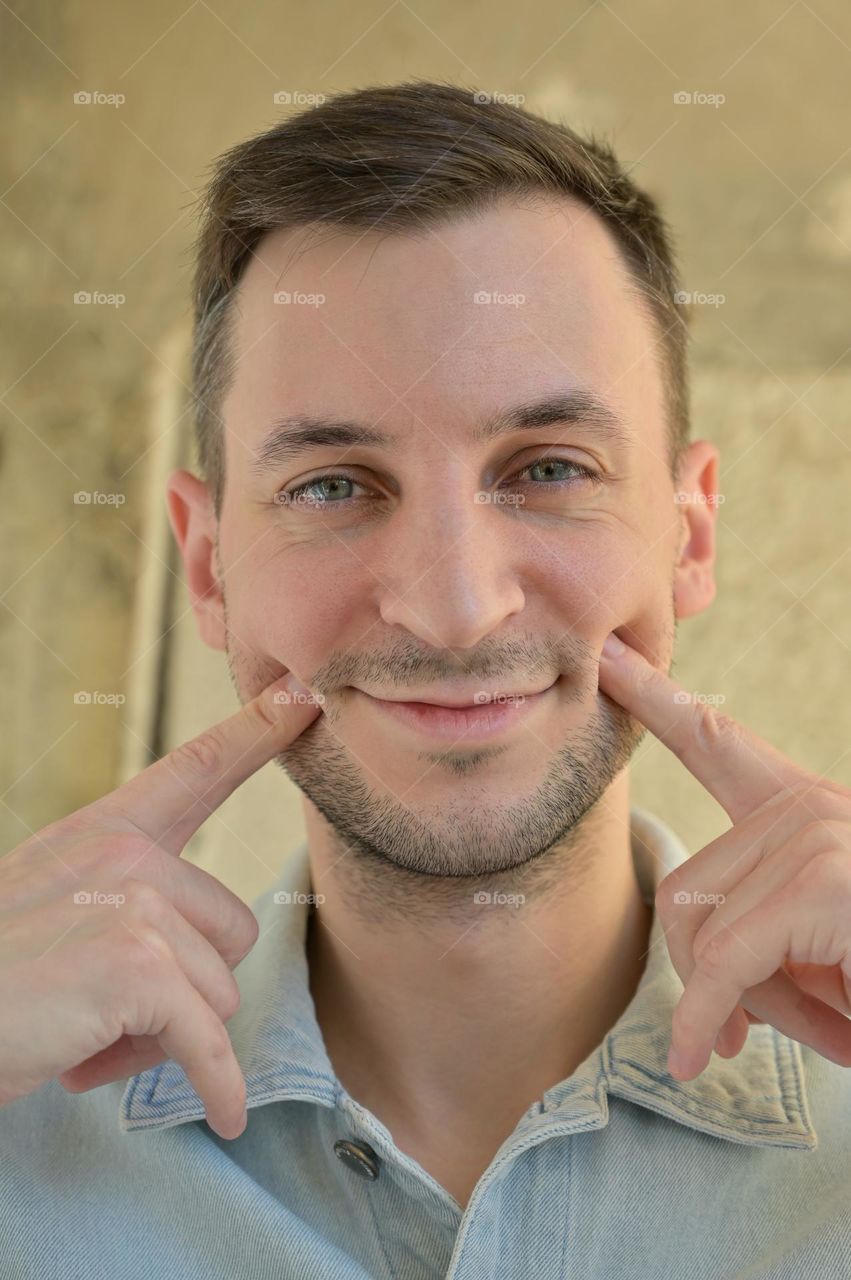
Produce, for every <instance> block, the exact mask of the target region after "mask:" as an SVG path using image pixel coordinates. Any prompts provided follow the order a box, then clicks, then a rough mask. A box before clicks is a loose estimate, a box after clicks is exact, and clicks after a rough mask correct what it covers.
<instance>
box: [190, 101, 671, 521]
mask: <svg viewBox="0 0 851 1280" xmlns="http://www.w3.org/2000/svg"><path fill="white" fill-rule="evenodd" d="M534 194H549V195H555V196H558V195H562V196H571V197H573V198H574V199H576V200H579V201H581V202H582V203H584V204H586V205H588V206H590V207H591V208H593V209H594V210H595V212H596V213H597V214H598V216H599V217H600V218H602V220H603V222H604V223H605V224H606V226H607V227H608V228H609V230H610V232H611V233H612V235H613V236H614V238H615V240H616V242H617V244H618V246H619V249H620V251H621V253H622V255H623V258H624V261H625V264H626V267H627V270H628V278H629V280H630V281H631V282H632V283H633V284H634V286H635V287H634V289H633V293H634V295H635V296H636V297H637V298H638V300H639V302H640V303H642V304H643V305H644V306H645V308H647V309H648V311H649V314H650V316H651V317H652V319H653V320H654V321H655V322H656V324H657V326H658V329H659V340H658V348H659V350H660V353H661V355H660V359H659V368H660V371H661V374H662V377H663V381H664V387H665V397H666V409H667V438H668V450H669V464H670V467H671V471H672V473H674V472H675V470H676V468H677V466H678V463H679V459H680V456H681V453H682V450H683V449H684V447H685V445H686V444H687V442H688V436H689V403H688V401H689V396H688V323H687V312H686V310H685V308H684V307H682V306H681V305H680V302H679V301H678V297H677V294H678V291H679V283H678V279H677V268H676V263H675V259H674V253H673V249H672V245H671V238H670V231H669V229H668V227H667V225H666V223H665V222H664V220H663V218H662V216H661V214H660V213H659V210H658V208H657V205H656V203H655V201H654V200H653V199H652V198H651V197H650V196H649V195H647V194H646V193H645V192H643V191H641V190H639V188H638V187H637V186H636V185H635V184H634V183H633V182H632V181H631V180H630V178H629V177H628V176H627V175H626V173H625V172H624V170H623V168H622V166H621V165H620V163H619V161H618V160H617V159H616V157H615V155H614V152H613V151H612V149H611V148H610V146H609V145H608V144H607V143H605V142H601V141H599V140H597V139H595V138H583V137H580V136H579V135H578V134H577V133H575V132H574V131H573V130H572V129H570V128H569V127H568V126H566V125H564V124H556V123H554V122H552V121H549V120H546V119H544V118H542V117H540V116H536V115H533V114H532V113H531V112H528V111H526V110H525V109H523V108H522V107H519V106H515V105H512V104H510V103H508V102H504V101H500V100H498V99H494V98H493V97H492V96H491V95H487V94H483V93H480V92H477V91H476V90H473V89H464V88H462V87H460V86H458V85H453V84H447V83H438V82H432V81H411V82H408V83H406V84H399V85H391V86H388V87H385V88H382V87H370V88H366V89H357V90H354V91H351V92H347V93H341V94H338V95H337V96H335V97H332V98H329V99H327V100H326V101H324V102H322V103H321V104H320V105H318V106H313V107H311V108H310V109H309V110H306V111H303V112H301V113H300V114H298V115H294V116H290V117H288V118H287V119H286V120H283V121H281V122H280V123H279V124H276V125H274V126H273V127H272V128H271V129H268V130H267V131H266V132H265V133H261V134H258V135H257V136H255V137H252V138H248V139H247V140H246V141H244V142H241V143H239V144H238V145H237V146H235V147H233V148H232V149H231V150H229V151H227V152H225V153H224V155H222V156H220V157H219V159H218V160H217V161H216V162H215V165H214V171H213V176H212V178H211V181H210V183H209V186H208V187H207V189H206V191H205V192H204V194H203V196H202V204H201V227H200V234H199V237H198V241H197V250H196V252H197V259H196V274H195V286H194V333H193V349H192V379H193V391H194V399H195V424H196V440H197V446H198V454H199V464H200V469H201V474H202V476H203V477H204V480H205V481H206V483H207V484H208V485H209V486H210V487H211V489H212V492H213V495H214V500H215V509H216V513H217V515H218V514H219V512H220V510H221V502H222V497H223V493H224V440H223V435H224V429H223V423H222V419H221V407H222V403H223V400H224V396H225V394H226V392H227V388H228V386H229V385H230V380H231V378H232V377H233V373H234V362H233V353H232V350H231V346H230V333H229V319H230V316H231V313H232V310H233V308H232V306H231V302H232V298H233V293H234V290H235V288H236V287H237V285H238V283H239V280H240V278H241V276H242V274H243V272H244V271H245V268H246V266H247V263H248V261H249V258H250V256H251V254H252V252H253V251H254V250H255V249H256V247H257V244H258V242H259V241H260V239H261V237H262V236H263V235H265V234H266V232H269V231H272V230H274V229H276V228H279V227H288V228H289V227H298V226H303V227H307V226H312V225H315V224H329V225H331V226H333V227H337V228H343V229H347V230H352V231H356V230H367V229H372V228H378V227H380V228H382V229H384V230H386V231H388V232H393V231H407V232H409V233H413V232H416V231H418V230H424V229H427V228H428V227H430V226H434V225H435V224H436V223H437V222H438V221H442V220H445V219H447V218H452V217H457V216H463V215H464V214H471V213H474V212H478V211H480V210H482V209H483V208H485V207H486V206H487V205H489V204H492V203H493V202H494V201H496V200H498V199H499V198H500V197H504V196H514V197H522V196H529V195H534Z"/></svg>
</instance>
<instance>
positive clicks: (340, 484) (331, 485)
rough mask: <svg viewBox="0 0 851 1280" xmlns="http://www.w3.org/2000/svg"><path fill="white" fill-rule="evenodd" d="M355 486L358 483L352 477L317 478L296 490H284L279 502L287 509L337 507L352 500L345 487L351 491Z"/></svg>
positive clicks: (329, 476) (278, 497) (298, 486)
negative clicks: (338, 504)
mask: <svg viewBox="0 0 851 1280" xmlns="http://www.w3.org/2000/svg"><path fill="white" fill-rule="evenodd" d="M355 484H356V481H354V480H352V478H351V476H344V475H327V476H315V477H314V479H313V480H307V481H305V483H304V484H300V485H297V486H296V488H295V489H289V490H284V489H282V490H281V492H280V493H279V494H278V495H277V501H278V502H279V503H281V504H282V505H283V506H287V507H301V506H305V507H322V506H325V505H326V504H327V505H328V506H335V505H336V504H337V503H340V502H348V501H350V500H351V497H352V495H351V493H347V492H346V491H345V487H346V485H348V486H349V488H350V489H351V488H352V487H354V485H355Z"/></svg>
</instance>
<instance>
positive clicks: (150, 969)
mask: <svg viewBox="0 0 851 1280" xmlns="http://www.w3.org/2000/svg"><path fill="white" fill-rule="evenodd" d="M121 934H122V935H123V936H122V937H121V938H119V940H118V946H119V953H120V957H121V969H122V976H123V977H124V978H125V979H126V978H129V979H130V980H131V981H133V980H136V981H146V982H147V981H150V980H151V979H152V977H153V976H154V975H158V974H160V973H161V972H162V970H163V967H164V966H166V965H169V964H170V963H172V961H173V960H174V953H173V952H172V949H171V947H170V946H169V944H168V942H167V941H166V939H165V938H164V937H163V935H162V934H161V933H160V931H159V930H158V929H155V928H154V927H153V925H144V924H143V925H140V926H139V927H138V928H136V929H131V930H128V929H122V930H121Z"/></svg>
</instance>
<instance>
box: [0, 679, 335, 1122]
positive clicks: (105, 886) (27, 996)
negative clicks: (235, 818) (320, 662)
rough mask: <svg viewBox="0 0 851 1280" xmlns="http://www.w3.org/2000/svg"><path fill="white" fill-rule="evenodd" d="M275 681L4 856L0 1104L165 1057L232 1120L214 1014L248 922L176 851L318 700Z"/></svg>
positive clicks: (236, 1104)
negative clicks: (50, 1084)
mask: <svg viewBox="0 0 851 1280" xmlns="http://www.w3.org/2000/svg"><path fill="white" fill-rule="evenodd" d="M286 680H287V677H283V678H282V679H280V680H277V681H275V682H274V683H273V684H271V685H269V686H268V687H267V688H266V689H264V690H263V691H262V692H261V693H260V694H259V695H258V696H257V697H256V698H253V699H252V700H251V701H250V702H247V703H246V704H245V706H244V707H242V708H241V709H240V710H239V711H237V712H236V713H235V714H234V715H232V716H230V717H229V718H228V719H227V720H224V721H222V723H220V724H218V725H215V726H214V727H213V728H211V729H208V730H206V732H204V733H202V734H200V735H199V736H198V737H197V738H193V739H191V740H190V741H189V742H186V743H184V744H183V745H182V746H179V747H177V748H176V749H175V750H174V751H172V752H170V753H169V754H168V755H166V756H164V757H163V758H162V759H161V760H158V761H156V763H154V764H152V765H151V766H150V767H149V768H147V769H145V770H144V771H143V772H142V773H140V774H139V775H138V776H137V777H135V778H132V779H130V781H129V782H127V783H125V784H124V785H123V786H121V787H119V788H118V789H117V790H116V791H113V792H111V793H110V794H109V795H107V796H104V797H102V798H101V799H100V800H97V801H95V802H94V803H93V804H90V805H87V806H86V807H85V808H83V809H79V810H77V812H75V813H72V814H70V815H69V816H67V817H65V818H61V819H60V820H59V821H58V822H54V823H52V824H51V825H50V826H48V827H45V828H44V829H43V830H42V831H40V832H38V833H37V834H36V835H34V836H32V837H31V838H30V839H28V840H25V841H24V843H23V844H21V845H19V846H18V847H17V848H16V849H13V850H12V852H11V853H8V854H6V856H5V857H3V858H0V903H2V904H3V905H2V908H0V1026H2V1028H3V1036H2V1041H0V1104H3V1103H7V1102H10V1101H12V1100H13V1099H15V1098H19V1097H23V1096H24V1095H26V1094H28V1093H31V1092H33V1090H35V1089H37V1088H38V1087H39V1086H40V1085H41V1084H43V1083H45V1082H46V1081H47V1080H51V1079H53V1078H55V1077H58V1079H59V1081H60V1083H61V1084H62V1085H63V1086H64V1087H65V1088H66V1089H68V1090H69V1092H75V1093H76V1092H82V1091H84V1090H86V1089H91V1088H94V1087H95V1086H96V1085H101V1084H106V1083H107V1082H108V1081H111V1080H118V1079H123V1078H126V1077H127V1076H131V1075H135V1074H136V1072H138V1071H143V1070H145V1069H146V1068H148V1067H151V1066H154V1065H155V1064H156V1063H158V1062H162V1061H164V1060H165V1059H166V1058H173V1059H174V1060H175V1061H176V1062H178V1063H179V1064H180V1065H181V1066H182V1067H183V1069H184V1071H185V1072H186V1075H187V1077H188V1078H189V1080H190V1081H191V1083H192V1085H193V1086H194V1088H195V1090H196V1091H197V1093H198V1094H199V1095H200V1097H201V1098H202V1099H203V1101H204V1104H205V1107H206V1112H207V1120H208V1123H209V1124H210V1125H211V1127H212V1128H214V1129H215V1130H216V1131H217V1132H218V1133H219V1134H220V1135H221V1136H222V1137H224V1138H236V1137H238V1136H239V1134H240V1133H241V1132H242V1130H243V1128H244V1123H245V1121H244V1111H245V1080H244V1078H243V1075H242V1072H241V1070H240V1067H239V1064H238V1063H237V1060H236V1057H235V1056H234V1052H233V1048H232V1047H231V1043H230V1038H229V1036H228V1033H227V1030H226V1028H225V1026H224V1023H225V1022H226V1021H227V1019H228V1018H230V1017H232V1016H233V1014H234V1013H235V1012H236V1009H237V1008H238V1005H239V989H238V987H237V984H236V980H235V978H234V977H233V974H232V973H231V970H232V969H233V968H234V967H235V966H236V964H238V962H239V961H240V960H241V959H242V957H243V956H244V955H245V954H246V953H247V952H248V951H250V950H251V948H252V947H253V946H254V943H255V942H256V941H257V921H256V919H255V917H254V915H253V913H252V912H251V911H250V910H249V908H248V907H247V906H246V905H245V904H244V903H243V902H241V901H240V899H239V898H238V897H236V895H235V894H233V893H231V892H230V890H229V889H226V888H225V886H224V885H222V884H220V883H219V881H218V880H216V879H215V877H214V876H211V875H209V874H208V873H207V872H206V871H203V870H201V868H200V867H196V866H194V865H193V864H192V863H190V862H186V861H184V860H183V859H181V857H180V854H181V852H182V850H183V848H184V846H185V844H186V842H187V841H188V839H189V837H190V836H191V835H192V834H193V833H194V832H195V831H196V830H197V829H198V827H200V826H201V824H202V823H203V822H204V820H205V819H206V818H207V817H209V815H210V813H211V812H212V811H213V810H214V809H216V808H217V807H218V806H219V805H220V804H221V803H222V801H223V800H225V799H226V798H227V796H229V795H230V794H231V792H232V791H234V790H235V788H236V787H238V786H239V785H240V784H241V783H242V782H244V781H245V779H246V778H248V777H249V776H250V775H251V774H253V773H254V772H255V771H256V770H257V769H259V768H260V766H261V765H263V764H265V763H266V762H267V761H268V760H270V759H271V758H272V757H273V756H274V755H276V754H277V753H278V752H280V751H282V750H284V749H285V748H286V747H287V746H289V744H290V743H291V742H292V741H293V740H294V739H295V738H297V737H298V736H299V734H300V733H301V732H302V731H303V730H304V729H306V728H307V726H308V725H309V724H311V723H312V722H313V720H314V719H315V718H316V716H317V715H318V713H319V705H318V702H317V701H316V700H314V699H307V698H305V697H304V695H303V694H302V695H301V696H296V697H293V695H292V694H291V693H289V692H288V689H289V686H288V685H287V684H286ZM282 698H283V699H284V700H283V701H282Z"/></svg>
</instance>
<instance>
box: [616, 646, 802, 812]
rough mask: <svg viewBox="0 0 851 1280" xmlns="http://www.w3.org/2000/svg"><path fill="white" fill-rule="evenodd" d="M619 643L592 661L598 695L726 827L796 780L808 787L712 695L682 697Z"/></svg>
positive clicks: (678, 688)
mask: <svg viewBox="0 0 851 1280" xmlns="http://www.w3.org/2000/svg"><path fill="white" fill-rule="evenodd" d="M612 636H614V633H612ZM612 636H610V637H609V639H611V638H612ZM614 638H615V639H619V637H614ZM621 643H623V652H621V653H619V654H611V655H610V654H609V653H607V651H606V649H605V648H604V650H603V652H602V654H601V655H600V689H601V690H602V691H603V693H605V694H607V695H608V697H610V698H612V699H613V701H615V702H618V703H620V705H621V706H622V707H624V708H625V709H626V710H627V711H628V712H629V713H630V715H633V716H635V717H636V719H637V720H640V721H641V723H642V724H644V725H646V726H647V728H648V729H650V731H651V732H652V733H654V734H655V735H656V737H657V738H659V740H660V741H661V742H663V743H664V744H665V746H666V747H668V748H669V749H670V750H671V751H673V753H674V755H676V756H677V757H678V758H679V759H680V760H682V762H683V764H684V765H685V766H686V768H687V769H688V770H689V771H690V772H691V773H693V774H694V776H695V777H696V778H697V779H698V781H699V782H701V783H702V784H703V786H704V787H706V789H707V791H709V792H710V794H711V795H713V796H714V797H715V799H716V800H717V801H718V803H719V804H720V805H721V806H722V807H723V808H724V809H725V810H726V811H727V813H728V814H729V816H730V819H731V821H733V822H734V823H735V822H739V821H741V819H742V818H746V817H747V816H748V814H750V813H752V812H753V810H754V809H758V808H759V806H760V805H761V804H765V803H766V801H768V800H770V799H771V798H772V797H773V796H776V795H777V794H778V793H779V792H781V791H783V790H785V789H787V788H788V787H790V786H794V785H795V784H796V783H800V782H801V781H802V780H807V779H809V780H812V781H815V780H816V775H815V774H813V773H810V772H809V770H807V769H804V768H802V767H801V766H800V765H798V764H795V762H794V761H792V760H790V759H789V758H788V757H787V756H784V755H783V753H782V752H780V751H778V750H777V749H776V747H773V746H772V745H771V743H769V742H766V741H765V739H764V738H761V737H760V736H759V735H758V734H756V733H754V732H752V730H750V729H746V728H745V726H744V725H742V724H739V722H738V721H737V720H733V719H732V718H731V717H730V716H727V715H723V714H722V713H721V712H720V711H718V709H717V706H718V703H717V699H718V695H717V694H716V695H713V696H712V697H709V696H702V695H700V694H698V695H693V694H691V693H689V692H688V691H687V690H686V689H684V688H683V686H682V685H680V684H677V682H676V681H675V680H672V679H671V677H670V676H668V675H666V674H665V673H664V672H663V671H660V670H659V669H658V668H657V667H654V666H653V665H652V663H650V662H648V661H647V660H646V659H645V658H644V657H642V655H641V654H640V653H638V651H637V650H636V649H634V648H633V647H632V645H629V644H626V643H624V642H622V641H621Z"/></svg>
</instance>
